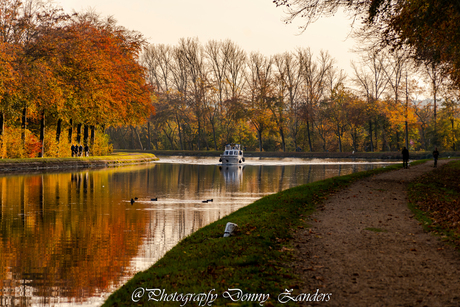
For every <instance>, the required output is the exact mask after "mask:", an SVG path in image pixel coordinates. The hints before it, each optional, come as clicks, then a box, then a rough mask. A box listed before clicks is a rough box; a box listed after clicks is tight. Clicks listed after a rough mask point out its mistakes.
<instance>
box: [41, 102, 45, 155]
mask: <svg viewBox="0 0 460 307" xmlns="http://www.w3.org/2000/svg"><path fill="white" fill-rule="evenodd" d="M40 143H41V144H42V152H41V157H42V158H43V157H44V155H45V111H44V110H43V111H42V116H41V119H40Z"/></svg>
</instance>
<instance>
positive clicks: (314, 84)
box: [297, 48, 334, 151]
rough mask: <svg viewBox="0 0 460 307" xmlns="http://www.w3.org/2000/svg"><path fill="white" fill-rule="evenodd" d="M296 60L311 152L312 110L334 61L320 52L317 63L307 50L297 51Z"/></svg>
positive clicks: (320, 94)
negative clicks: (300, 78) (300, 77)
mask: <svg viewBox="0 0 460 307" xmlns="http://www.w3.org/2000/svg"><path fill="white" fill-rule="evenodd" d="M297 59H298V61H299V67H300V68H299V71H300V74H301V76H302V83H303V88H302V96H303V97H304V101H305V104H304V106H303V109H304V113H305V121H306V124H307V136H308V145H309V147H310V151H313V147H312V142H311V131H310V125H311V122H312V121H313V120H314V108H315V106H316V105H317V104H318V103H319V101H320V100H321V99H322V98H323V95H324V89H325V83H326V75H327V72H328V71H329V70H330V69H331V67H332V65H333V63H334V60H333V59H332V58H331V56H330V55H329V53H327V52H324V51H321V53H320V55H319V59H318V61H317V62H316V61H314V59H313V53H312V52H311V50H310V49H309V48H306V49H298V50H297Z"/></svg>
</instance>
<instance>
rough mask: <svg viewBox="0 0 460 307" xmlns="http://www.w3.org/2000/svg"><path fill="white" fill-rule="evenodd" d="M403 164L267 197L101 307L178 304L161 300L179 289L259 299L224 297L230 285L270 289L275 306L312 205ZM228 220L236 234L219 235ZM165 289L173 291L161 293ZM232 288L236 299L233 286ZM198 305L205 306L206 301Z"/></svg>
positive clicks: (291, 275) (291, 281)
mask: <svg viewBox="0 0 460 307" xmlns="http://www.w3.org/2000/svg"><path fill="white" fill-rule="evenodd" d="M401 166H402V165H401V164H398V165H393V166H391V167H386V168H380V169H376V170H372V171H366V172H360V173H355V174H351V175H347V176H341V177H334V178H331V179H327V180H323V181H319V182H314V183H310V184H307V185H302V186H298V187H295V188H291V189H288V190H285V191H282V192H279V193H276V194H273V195H269V196H266V197H264V198H262V199H260V200H258V201H256V202H254V203H252V204H250V205H248V206H246V207H244V208H242V209H240V210H238V211H236V212H234V213H232V214H230V215H228V216H226V217H224V218H223V219H221V220H219V221H216V222H214V223H212V224H210V225H208V226H206V227H204V228H202V229H200V230H198V231H197V232H195V233H193V234H192V235H190V236H189V237H187V238H185V239H184V240H182V241H181V242H180V243H179V244H178V245H176V246H175V247H174V248H173V249H171V250H170V251H169V252H168V253H166V255H165V256H164V257H163V258H162V259H160V260H159V261H158V262H157V263H156V264H154V265H153V266H152V267H151V268H150V269H148V270H146V271H144V272H140V273H138V274H136V275H135V276H134V277H133V278H132V279H131V280H130V281H129V282H128V283H127V284H125V285H124V286H123V287H121V288H120V289H119V290H117V291H116V292H115V293H114V294H112V295H111V296H110V297H109V298H108V299H107V301H106V303H105V305H104V306H132V305H133V304H134V302H133V298H134V299H135V300H136V301H137V300H138V302H137V303H138V304H139V305H141V304H142V305H145V304H151V305H156V306H180V305H182V304H183V303H184V301H183V300H182V301H180V302H178V301H172V302H166V301H165V300H167V299H168V298H169V299H172V298H173V295H174V293H176V292H177V296H176V298H175V299H176V300H179V298H182V297H181V296H180V295H179V294H181V293H182V294H183V295H185V294H187V293H190V294H199V293H203V296H202V297H197V296H191V297H190V298H194V299H200V298H201V299H205V295H209V293H210V291H211V293H212V294H217V295H218V297H217V299H215V301H213V303H212V304H211V305H212V306H222V305H227V304H229V303H235V304H237V305H238V306H241V305H251V306H252V305H253V306H257V305H258V304H259V302H254V303H248V302H246V303H242V302H240V301H239V302H232V300H231V299H230V298H224V297H223V294H224V292H225V291H227V290H228V289H241V291H243V292H244V293H249V294H270V299H269V300H268V301H267V302H266V303H265V304H264V306H270V305H277V297H278V295H279V294H280V293H282V292H284V289H291V288H295V287H296V285H298V284H299V283H300V281H299V280H298V278H297V276H296V272H294V271H293V270H292V268H291V267H290V266H289V263H290V260H291V259H292V256H293V254H292V253H293V249H291V246H290V242H291V239H292V234H293V233H294V232H295V231H296V229H298V228H302V227H304V226H302V225H304V219H305V218H306V217H307V216H308V215H309V214H311V213H312V212H313V211H314V210H315V207H316V205H317V204H318V203H321V202H322V201H324V199H326V198H327V197H328V196H329V195H330V194H331V193H334V192H336V191H338V190H340V189H343V188H344V187H346V186H348V185H349V184H350V183H352V182H354V181H356V180H359V179H362V178H365V177H369V176H372V175H376V174H379V173H382V172H385V171H388V170H394V169H398V168H401ZM227 222H232V223H236V224H238V225H239V231H238V233H237V234H236V235H235V236H232V237H229V238H223V233H224V229H225V225H226V223H227ZM145 289H159V290H158V291H152V292H151V293H152V294H154V295H158V296H154V297H152V298H154V299H159V300H161V301H148V297H149V294H148V292H149V291H146V290H145ZM163 289H164V290H165V293H166V294H170V295H171V296H166V297H163V298H161V293H160V292H161V291H162V290H163ZM231 293H233V294H234V299H236V296H237V294H238V292H237V290H235V291H234V292H231ZM133 294H134V297H133ZM242 298H244V296H242ZM246 298H248V299H249V298H250V296H246ZM252 298H257V297H256V296H253V297H252ZM258 298H259V299H261V297H258ZM207 299H209V296H208V297H207ZM208 302H209V301H208ZM199 305H200V302H193V303H189V304H188V305H187V306H199ZM200 306H204V301H203V302H201V305H200Z"/></svg>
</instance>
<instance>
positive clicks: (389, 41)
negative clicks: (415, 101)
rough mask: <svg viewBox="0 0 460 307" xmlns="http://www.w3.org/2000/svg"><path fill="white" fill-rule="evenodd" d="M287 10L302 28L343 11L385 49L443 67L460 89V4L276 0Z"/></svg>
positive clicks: (429, 0)
mask: <svg viewBox="0 0 460 307" xmlns="http://www.w3.org/2000/svg"><path fill="white" fill-rule="evenodd" d="M273 2H274V3H275V4H276V5H277V6H284V7H286V8H287V13H288V16H287V18H286V21H287V22H291V21H292V20H294V19H295V18H302V19H304V21H305V23H304V25H303V26H302V29H305V28H306V27H307V26H308V24H310V23H311V22H314V21H315V20H317V19H318V18H320V17H323V16H330V15H333V14H335V13H336V12H337V10H339V9H343V10H344V11H345V12H347V13H348V14H350V15H351V16H353V17H354V18H355V19H356V18H361V19H362V20H363V25H364V27H367V28H368V29H371V30H372V31H373V32H374V33H378V36H379V43H380V45H381V46H383V47H390V48H391V49H392V50H395V49H406V50H407V51H408V52H409V53H410V54H411V55H412V56H413V57H414V58H415V59H417V60H419V61H423V62H425V63H427V62H428V63H433V64H435V65H437V66H441V67H442V68H443V70H444V72H445V73H446V74H447V75H449V76H450V77H451V79H452V80H453V81H454V83H455V84H456V85H457V87H460V2H459V1H451V0H413V1H406V0H370V1H367V0H274V1H273Z"/></svg>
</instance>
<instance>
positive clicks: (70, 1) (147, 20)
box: [55, 0, 358, 75]
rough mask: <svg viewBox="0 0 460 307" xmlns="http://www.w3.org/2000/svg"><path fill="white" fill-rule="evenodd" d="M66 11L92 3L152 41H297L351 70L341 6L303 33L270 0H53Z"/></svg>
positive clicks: (256, 46) (287, 45) (274, 44)
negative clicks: (284, 20) (190, 38)
mask: <svg viewBox="0 0 460 307" xmlns="http://www.w3.org/2000/svg"><path fill="white" fill-rule="evenodd" d="M55 3H56V4H58V5H60V6H61V7H62V8H63V9H64V11H65V12H67V13H72V12H73V11H76V12H81V11H87V10H88V9H93V10H94V11H96V12H97V13H100V14H101V15H102V16H113V17H115V19H116V20H117V21H118V24H119V25H122V26H124V27H125V28H127V29H129V30H136V31H138V32H140V33H142V34H143V35H144V37H145V38H146V39H147V41H148V42H149V43H151V44H167V45H176V44H177V42H178V41H179V39H180V38H187V37H193V38H195V37H197V38H198V39H199V41H200V42H201V43H202V44H203V45H204V44H206V42H208V41H209V40H217V41H220V40H226V39H230V40H232V41H233V42H235V43H236V44H237V45H239V46H240V47H241V48H243V49H244V50H245V51H246V52H248V53H250V52H252V51H255V52H261V53H262V54H264V55H267V56H271V55H275V54H278V53H284V52H286V51H295V49H296V48H298V47H310V48H311V50H312V51H313V54H314V55H319V52H320V51H321V50H324V51H328V52H329V53H330V54H331V55H332V57H333V58H335V59H336V61H337V66H338V67H339V68H340V69H343V70H344V71H345V72H347V73H348V74H349V75H351V68H350V61H351V60H354V61H357V60H358V55H357V54H355V53H353V52H351V51H350V49H352V48H353V47H354V44H355V41H354V40H353V39H352V38H351V37H349V34H350V29H351V21H350V20H348V19H347V18H346V17H345V16H344V15H343V14H341V13H340V12H339V13H337V14H336V16H334V17H328V18H322V19H320V20H318V21H317V22H315V23H314V24H312V25H310V26H309V27H308V28H307V30H306V31H305V32H303V33H301V31H300V30H299V28H298V27H299V25H300V24H301V22H300V20H299V22H297V23H294V24H288V25H286V24H285V23H284V22H283V18H284V17H285V16H286V15H285V13H284V9H283V8H280V7H278V8H277V7H276V6H275V4H273V2H272V0H226V1H223V0H195V1H190V0H55Z"/></svg>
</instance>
